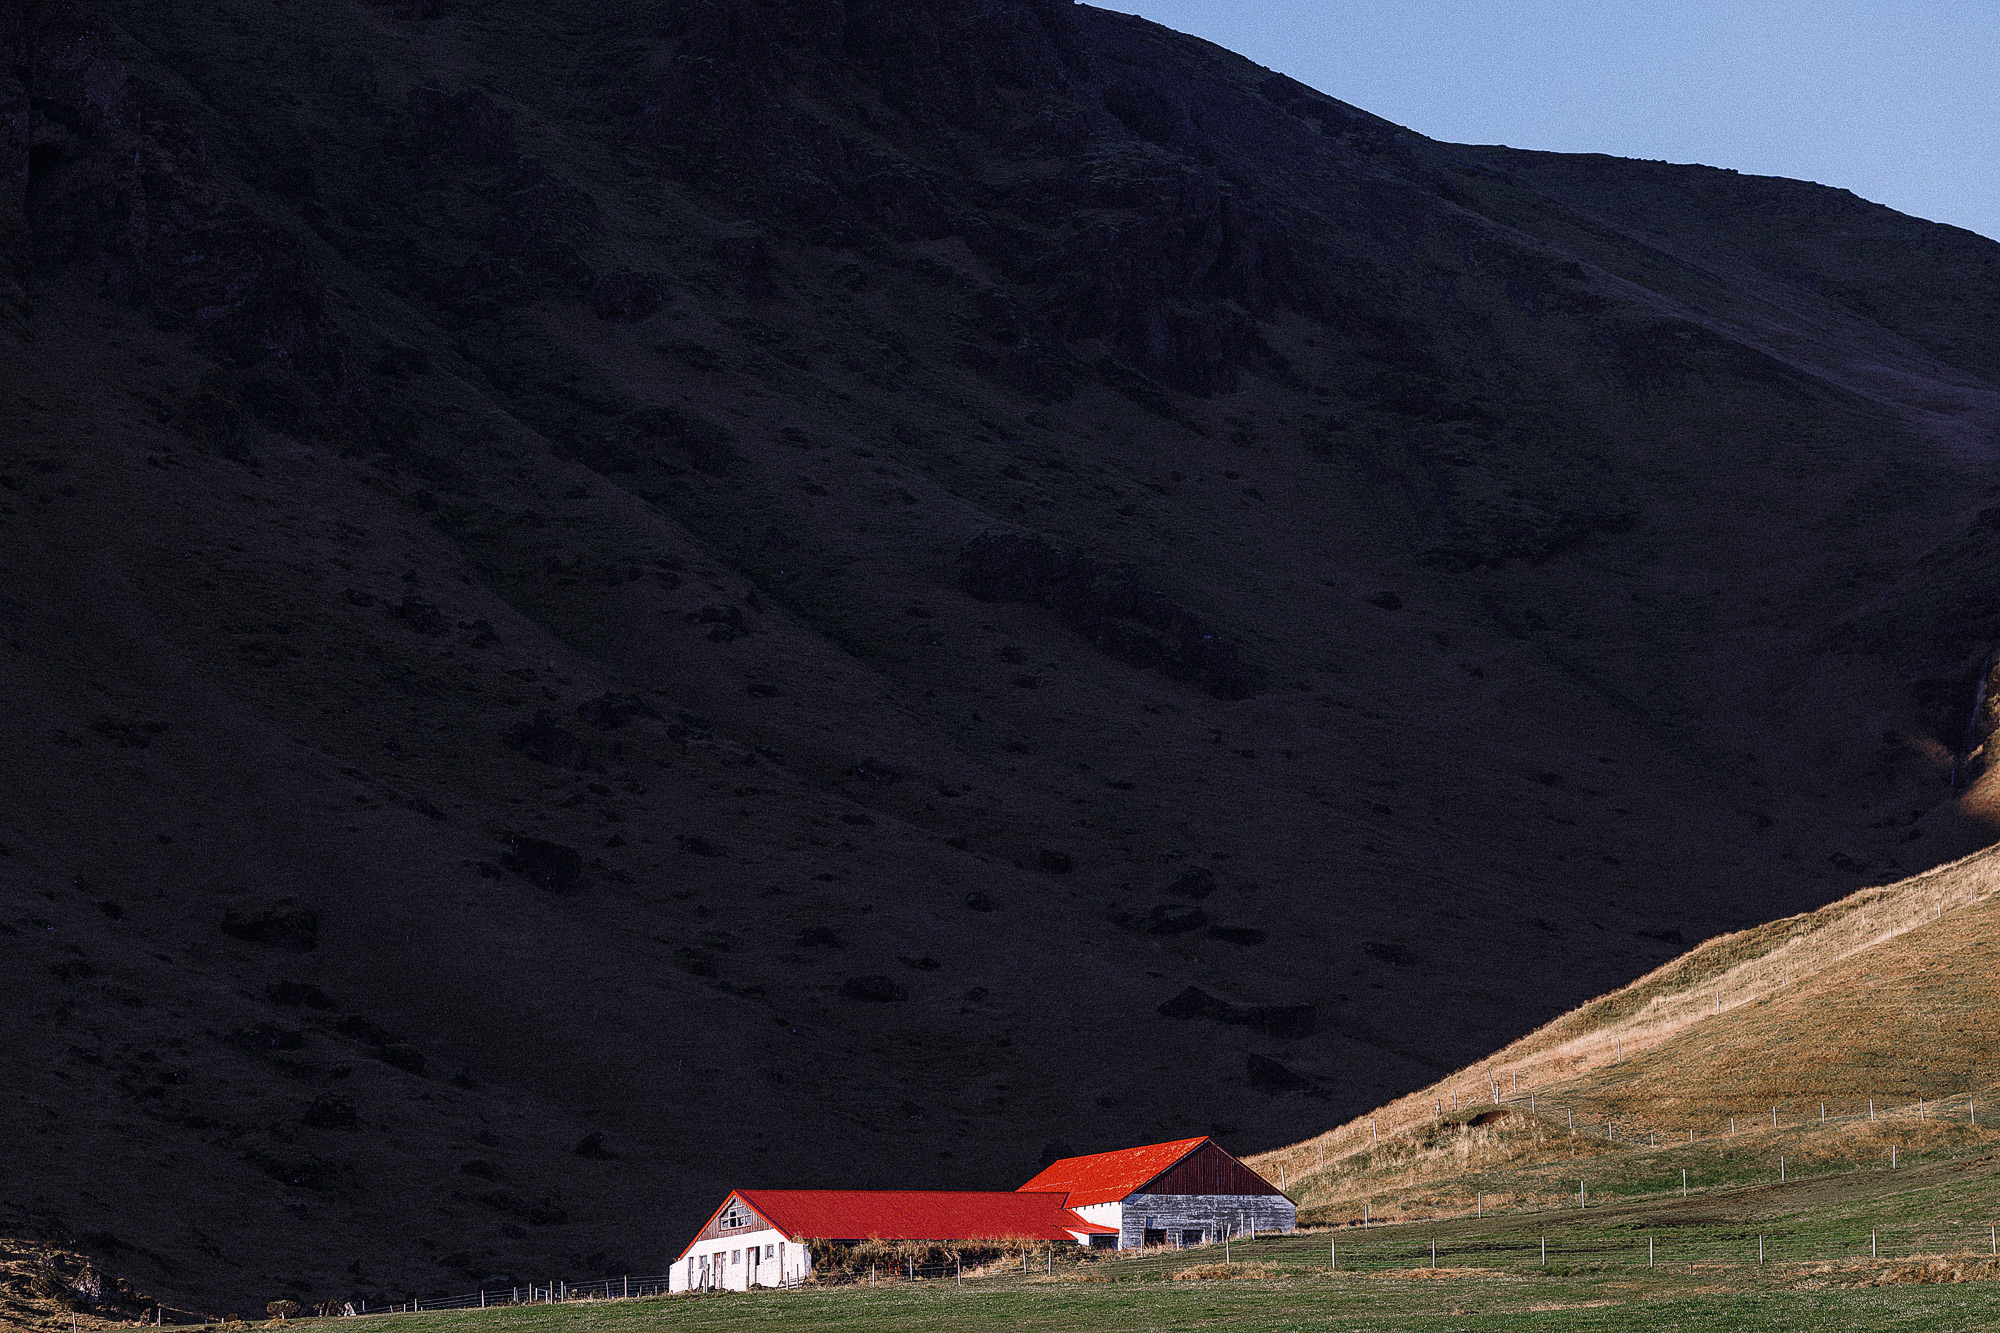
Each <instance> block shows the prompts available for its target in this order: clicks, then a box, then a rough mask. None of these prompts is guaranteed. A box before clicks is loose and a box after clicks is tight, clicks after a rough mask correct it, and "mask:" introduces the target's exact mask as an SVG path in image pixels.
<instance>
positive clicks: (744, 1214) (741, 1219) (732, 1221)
mask: <svg viewBox="0 0 2000 1333" xmlns="http://www.w3.org/2000/svg"><path fill="white" fill-rule="evenodd" d="M749 1225H750V1210H749V1209H747V1208H745V1207H743V1206H742V1205H741V1204H735V1203H732V1204H730V1205H729V1206H728V1207H727V1208H725V1209H723V1210H722V1229H723V1230H724V1231H734V1230H735V1229H736V1228H738V1227H747V1226H749Z"/></svg>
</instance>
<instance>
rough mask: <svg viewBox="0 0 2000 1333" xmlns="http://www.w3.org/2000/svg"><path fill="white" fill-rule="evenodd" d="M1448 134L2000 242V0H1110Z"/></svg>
mask: <svg viewBox="0 0 2000 1333" xmlns="http://www.w3.org/2000/svg"><path fill="white" fill-rule="evenodd" d="M1097 3H1100V4H1103V5H1105V7H1107V8H1111V9H1118V10H1123V11H1125V12H1128V13H1136V14H1141V15H1144V16H1145V17H1146V18H1149V19H1152V20H1154V21H1155V22H1157V23H1163V24H1165V25H1166V26H1168V27H1170V28H1178V29H1179V30H1181V31H1182V32H1189V33H1193V34H1195V35H1196V36H1199V37H1204V38H1207V39H1208V40H1209V41H1212V42H1215V43H1217V44H1218V45H1221V46H1226V47H1228V48H1229V49H1231V50H1233V51H1238V52H1241V53H1242V54H1243V55H1246V56H1248V57H1250V58H1251V59H1252V60H1255V61H1256V62H1258V63H1259V64H1262V65H1268V66H1270V67H1271V68H1273V69H1277V70H1281V71H1283V72H1284V73H1286V74H1289V75H1291V76H1292V77H1293V78H1295V79H1298V80H1299V81H1300V82H1301V83H1306V84H1310V85H1311V86H1313V87H1315V88H1318V89H1319V90H1320V91H1322V92H1325V93H1329V94H1331V95H1332V96H1334V97H1338V98H1340V99H1341V100H1342V101H1345V102H1351V103H1353V104H1354V105H1356V106H1359V107H1361V108H1363V109H1365V110H1368V111H1372V112H1374V113H1375V114H1377V115H1379V116H1384V117H1387V118H1388V119H1390V120H1393V121H1396V122H1397V123H1399V124H1402V125H1407V126H1409V127H1410V128H1411V129H1414V130H1417V131H1419V132H1420V133H1423V134H1427V135H1429V136H1431V137H1432V138H1436V139H1448V140H1453V141H1456V142H1460V143H1504V144H1509V145H1512V146H1513V147H1516V148H1544V149H1552V150H1556V151H1560V152H1597V153H1615V154H1617V155H1619V156H1621V157H1645V158H1662V159H1665V160H1668V161H1673V162H1704V163H1708V164H1710V165H1713V166H1722V167H1734V168H1736V169H1737V170H1739V171H1745V172H1752V173H1756V174H1760V175H1773V176H1793V177H1797V178H1799V179H1802V180H1813V181H1819V182H1821V183H1822V184H1826V185H1838V186H1840V187H1842V188H1844V189H1849V190H1852V191H1854V192H1855V193H1856V194H1858V195H1860V196H1862V197H1863V198H1865V199H1872V200H1874V201H1876V202H1877V203H1882V204H1887V205H1888V206H1889V207H1891V208H1895V209H1900V210H1901V211H1903V212H1905V213H1913V214H1915V215H1917V216H1918V217H1925V218H1931V219H1934V220H1936V221H1939V222H1949V223H1951V224H1953V225H1955V226H1960V227H1965V228H1967V229H1969V230H1972V231H1977V232H1981V233H1983V234H1984V235H1987V236H1990V237H1994V238H1995V239H2000V0H1981V2H1980V3H1970V2H1967V0H1908V2H1905V0H1874V2H1873V3H1862V2H1860V0H1816V2H1815V3H1804V2H1802V0H1734V2H1733V3H1720V2H1718V0H1653V2H1651V3H1638V2H1636V0H1595V2H1594V3H1585V2H1581V0H1579V2H1563V0H1513V2H1512V3H1506V4H1501V3H1495V2H1492V0H1488V2H1486V3H1474V2H1473V0H1097Z"/></svg>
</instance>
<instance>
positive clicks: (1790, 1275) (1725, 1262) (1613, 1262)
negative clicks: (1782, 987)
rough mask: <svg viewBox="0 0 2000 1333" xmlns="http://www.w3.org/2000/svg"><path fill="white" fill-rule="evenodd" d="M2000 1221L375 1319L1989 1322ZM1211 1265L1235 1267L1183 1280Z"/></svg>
mask: <svg viewBox="0 0 2000 1333" xmlns="http://www.w3.org/2000/svg"><path fill="white" fill-rule="evenodd" d="M1996 1216H2000V1170H1996V1165H1995V1160H1994V1158H1993V1157H1991V1156H1989V1155H1977V1156H1964V1157H1955V1158H1941V1159H1936V1160H1931V1161H1925V1162H1919V1163H1917V1164H1915V1165H1912V1166H1910V1167H1908V1168H1906V1169H1902V1170H1898V1171H1895V1172H1890V1171H1877V1172H1866V1171H1850V1172H1845V1173H1842V1174H1839V1175H1834V1176H1824V1177H1819V1178H1816V1179H1810V1180H1805V1181H1797V1182H1791V1183H1788V1184H1786V1185H1783V1186H1778V1185H1768V1186H1764V1185H1758V1186H1750V1187H1746V1188H1740V1189H1732V1190H1720V1191H1712V1192H1710V1193H1708V1194H1706V1195H1697V1196H1694V1197H1691V1198H1690V1199H1688V1200H1687V1201H1685V1202H1684V1201H1682V1200H1681V1199H1679V1198H1670V1199H1655V1200H1648V1201H1642V1202H1626V1203H1617V1202H1614V1203H1610V1204H1608V1205H1606V1206H1603V1207H1595V1206H1594V1207H1590V1208H1586V1209H1582V1210H1579V1209H1577V1208H1575V1207H1574V1206H1571V1207H1568V1208H1554V1207H1552V1208H1546V1209H1524V1210H1518V1211H1510V1212H1507V1213H1504V1214H1501V1215H1497V1216H1492V1217H1487V1218H1484V1219H1457V1220H1453V1221H1446V1222H1437V1223H1417V1224H1410V1225H1402V1226H1387V1227H1372V1228H1369V1229H1367V1230H1365V1231H1364V1230H1362V1229H1360V1228H1340V1229H1333V1230H1325V1231H1312V1232H1302V1233H1298V1234H1295V1235H1291V1236H1282V1237H1270V1238H1266V1239H1262V1240H1257V1241H1254V1242H1249V1243H1244V1244H1235V1245H1232V1246H1230V1247H1229V1252H1228V1256H1227V1257H1228V1259H1229V1260H1230V1262H1229V1263H1228V1264H1227V1265H1224V1263H1223V1260H1224V1257H1225V1256H1224V1253H1223V1251H1222V1249H1221V1247H1219V1246H1209V1247H1206V1248H1204V1249H1201V1250H1197V1251H1181V1252H1157V1251H1156V1252H1153V1253H1149V1254H1144V1255H1133V1256H1120V1257H1112V1258H1097V1259H1095V1260H1092V1259H1088V1258H1085V1257H1084V1256H1082V1255H1080V1254H1079V1255H1076V1256H1070V1257H1071V1263H1070V1264H1069V1265H1068V1266H1065V1265H1063V1264H1062V1263H1061V1262H1058V1264H1057V1265H1056V1268H1055V1271H1054V1273H1053V1274H1050V1273H1047V1272H1033V1273H1029V1274H1020V1273H1007V1274H997V1275H992V1276H983V1277H979V1278H968V1279H967V1280H966V1281H965V1283H964V1284H963V1285H962V1286H961V1285H959V1284H958V1283H957V1282H953V1281H942V1282H919V1283H914V1284H912V1283H908V1282H893V1283H884V1284H881V1285H875V1286H869V1285H863V1286H859V1287H844V1288H830V1289H819V1290H816V1289H807V1290H803V1291H791V1292H769V1293H758V1294H748V1295H737V1294H731V1295H715V1296H699V1297H679V1298H665V1299H653V1300H632V1301H584V1302H575V1303H571V1304H567V1305H534V1306H519V1307H511V1308H503V1309H490V1310H483V1311H482V1310H466V1311H452V1312H438V1313H421V1314H391V1315H386V1316H381V1318H383V1319H385V1320H388V1321H391V1322H393V1323H394V1324H395V1326H396V1327H397V1328H398V1329H406V1330H408V1333H447V1331H448V1330H449V1331H451V1333H458V1331H459V1330H463V1333H522V1331H523V1330H531V1329H532V1330H548V1333H597V1331H598V1330H606V1331H607V1333H613V1331H615V1333H645V1331H649V1330H653V1329H674V1330H680V1329H686V1330H690V1333H696V1331H699V1330H709V1329H731V1330H742V1329H760V1330H761V1329H797V1330H801V1333H806V1331H810V1333H822V1331H824V1333H850V1331H851V1333H877V1331H881V1333H887V1331H888V1330H905V1329H933V1328H934V1329H953V1330H969V1329H1005V1330H1014V1331H1018V1333H1038V1331H1040V1330H1070V1329H1090V1330H1093V1331H1094V1333H1095V1331H1097V1330H1102V1331H1103V1333H1125V1331H1127V1330H1130V1331H1132V1333H1138V1331H1140V1330H1156V1329H1232V1330H1246V1331H1248V1330H1271V1331H1273V1333H1277V1331H1278V1330H1292V1329H1333V1330H1370V1331H1371V1333H1373V1331H1374V1330H1413V1331H1415V1330H1447V1329H1451V1330H1482V1329H1534V1330H1549V1333H1564V1331H1566V1330H1588V1329H1627V1328H1636V1327H1640V1326H1641V1325H1642V1324H1643V1326H1645V1327H1646V1328H1648V1329H1650V1330H1660V1331H1664V1330H1686V1331H1687V1333H1703V1331H1706V1330H1767V1329H1768V1330H1811V1333H1830V1331H1832V1330H1846V1329H1855V1330H1862V1329H1867V1330H1879V1329H1902V1328H1909V1329H1918V1328H1921V1329H1926V1330H1951V1329H1990V1328H1996V1327H2000V1280H1995V1279H2000V1256H1996V1255H1995V1254H1993V1253H1992V1251H1993V1249H1994V1248H1995V1233H1994V1232H1993V1230H1992V1227H1993V1225H1994V1219H1995V1218H1996ZM1871 1233H1873V1237H1874V1245H1875V1248H1876V1251H1877V1253H1876V1254H1875V1255H1874V1256H1873V1257H1871V1256H1870V1237H1871ZM1760 1239H1761V1242H1762V1245H1763V1251H1764V1256H1765V1261H1764V1262H1763V1263H1761V1264H1760V1263H1759V1262H1758V1247H1759V1242H1760ZM1544 1241H1546V1243H1547V1256H1548V1257H1547V1261H1546V1264H1544V1262H1543V1259H1542V1244H1543V1242H1544ZM1433 1242H1435V1244H1436V1246H1437V1258H1436V1264H1437V1267H1436V1268H1432V1267H1431V1264H1432V1259H1431V1245H1432V1244H1433ZM1330 1247H1337V1252H1336V1251H1334V1250H1330ZM1336 1257H1337V1259H1338V1264H1339V1267H1338V1269H1337V1270H1336V1269H1334V1268H1333V1267H1332V1266H1331V1263H1330V1261H1332V1260H1334V1259H1335V1258H1336ZM1649 1257H1650V1260H1651V1262H1650V1263H1649ZM1198 1267H1209V1268H1211V1269H1212V1270H1214V1271H1217V1272H1219V1273H1223V1274H1226V1275H1221V1276H1214V1277H1208V1278H1202V1279H1187V1278H1177V1277H1176V1276H1175V1275H1176V1274H1180V1273H1185V1272H1187V1271H1188V1270H1190V1269H1194V1268H1198Z"/></svg>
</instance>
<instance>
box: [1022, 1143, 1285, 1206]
mask: <svg viewBox="0 0 2000 1333" xmlns="http://www.w3.org/2000/svg"><path fill="white" fill-rule="evenodd" d="M1197 1154H1199V1156H1197ZM1190 1159H1194V1160H1192V1161H1191V1160H1190ZM1183 1162H1187V1163H1188V1165H1187V1167H1186V1168H1183V1169H1182V1170H1181V1171H1180V1172H1178V1173H1177V1174H1176V1177H1175V1179H1174V1180H1173V1181H1171V1182H1163V1184H1166V1183H1170V1184H1172V1185H1173V1188H1171V1189H1166V1188H1162V1189H1161V1190H1160V1191H1157V1192H1160V1193H1168V1194H1277V1193H1279V1192H1280V1191H1279V1189H1278V1187H1277V1186H1276V1185H1273V1184H1271V1183H1270V1182H1269V1181H1267V1180H1265V1179H1264V1178H1263V1177H1262V1176H1260V1175H1258V1174H1257V1173H1256V1172H1255V1171H1252V1170H1251V1169H1250V1168H1249V1167H1247V1166H1245V1165H1243V1164H1242V1163H1241V1162H1239V1161H1237V1160H1236V1159H1235V1158H1234V1157H1232V1156H1230V1155H1229V1153H1228V1152H1227V1151H1226V1150H1224V1148H1223V1147H1222V1145H1221V1144H1219V1143H1216V1142H1215V1141H1214V1140H1212V1139H1209V1138H1207V1137H1202V1138H1198V1139H1176V1140H1175V1141H1174V1142H1172V1143H1149V1144H1147V1145H1146V1146H1145V1147H1143V1148H1121V1149H1119V1150H1118V1151H1117V1152H1100V1153H1092V1154H1091V1155H1090V1156H1088V1157H1065V1158H1063V1159H1062V1160H1061V1161H1059V1162H1055V1163H1053V1164H1051V1165H1050V1166H1049V1167H1048V1168H1046V1169H1045V1170H1044V1171H1042V1173H1041V1174H1040V1175H1038V1176H1036V1177H1035V1178H1034V1179H1033V1180H1031V1181H1029V1182H1028V1183H1027V1184H1025V1185H1023V1186H1021V1188H1022V1189H1023V1190H1061V1191H1063V1192H1064V1193H1065V1194H1067V1195H1068V1196H1069V1206H1070V1207H1072V1208H1088V1207H1089V1206H1090V1205H1091V1204H1094V1203H1115V1202H1117V1201H1118V1200H1120V1199H1123V1198H1127V1197H1129V1196H1131V1195H1133V1194H1137V1193H1138V1192H1139V1191H1140V1190H1142V1189H1144V1188H1145V1187H1146V1186H1147V1185H1150V1184H1152V1183H1153V1182H1155V1181H1157V1180H1159V1179H1160V1177H1161V1176H1163V1175H1166V1174H1167V1173H1168V1172H1169V1171H1173V1170H1174V1168H1175V1167H1177V1166H1179V1165H1180V1164H1181V1163H1183ZM1182 1177H1185V1179H1182Z"/></svg>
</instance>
